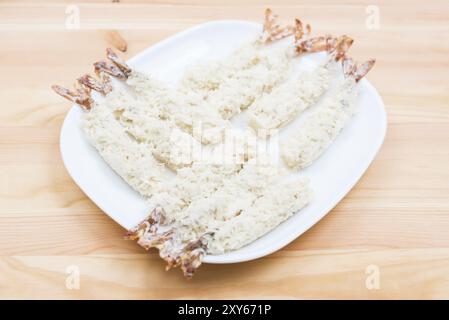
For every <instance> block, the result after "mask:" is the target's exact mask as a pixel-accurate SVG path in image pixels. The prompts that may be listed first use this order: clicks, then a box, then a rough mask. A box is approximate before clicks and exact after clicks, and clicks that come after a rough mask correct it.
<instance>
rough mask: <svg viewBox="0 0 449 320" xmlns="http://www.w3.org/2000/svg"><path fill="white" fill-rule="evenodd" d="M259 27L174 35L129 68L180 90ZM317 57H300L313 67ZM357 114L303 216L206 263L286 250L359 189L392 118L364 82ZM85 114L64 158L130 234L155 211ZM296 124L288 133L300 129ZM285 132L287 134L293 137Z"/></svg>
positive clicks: (212, 26)
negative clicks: (113, 163)
mask: <svg viewBox="0 0 449 320" xmlns="http://www.w3.org/2000/svg"><path fill="white" fill-rule="evenodd" d="M260 30H261V25H259V24H256V23H250V22H244V21H216V22H209V23H205V24H202V25H199V26H196V27H194V28H191V29H188V30H186V31H183V32H181V33H178V34H177V35H175V36H172V37H170V38H168V39H166V40H164V41H162V42H160V43H158V44H156V45H154V46H152V47H150V48H148V49H146V50H144V51H143V52H142V53H140V54H139V55H137V56H136V57H134V58H132V59H131V60H130V61H129V65H130V66H132V67H133V68H136V69H138V70H140V71H143V72H148V73H151V75H152V76H154V77H155V78H157V79H159V80H162V81H165V82H168V83H170V84H176V82H177V81H178V80H179V78H180V76H181V75H182V74H183V72H184V71H185V69H186V68H187V67H188V66H190V65H192V64H194V63H198V62H203V61H205V60H211V59H218V58H221V57H223V56H225V55H226V54H228V53H230V52H231V51H232V50H234V49H236V48H238V46H239V45H241V44H242V43H244V42H245V41H248V40H251V39H254V38H255V37H256V36H257V35H258V34H259V32H260ZM319 58H320V55H319V54H316V55H310V56H305V57H303V58H302V59H301V65H302V67H304V68H308V66H313V65H315V64H316V63H317V59H319ZM357 103H358V110H359V111H358V113H357V114H356V115H355V116H354V118H353V119H352V121H351V123H350V124H349V125H348V126H347V127H346V128H345V129H344V130H343V132H342V133H341V134H340V135H339V136H338V138H337V139H336V141H335V142H334V143H333V144H332V146H331V147H330V148H329V149H328V150H327V151H326V152H325V153H324V154H323V156H321V157H320V158H319V159H318V160H317V161H316V162H315V163H314V164H313V165H312V166H310V167H309V168H307V169H306V170H304V171H302V173H301V174H303V175H306V176H308V177H309V178H310V179H311V183H312V187H313V189H314V199H313V200H312V202H311V203H310V204H309V205H308V206H307V207H306V208H304V209H303V210H301V211H300V212H299V213H297V214H296V215H294V216H293V217H291V218H290V219H289V220H287V221H285V222H284V223H282V224H281V225H279V226H278V227H277V228H275V229H274V230H272V231H271V232H270V233H268V234H266V235H265V236H263V237H262V238H260V239H258V240H257V241H255V242H253V243H251V244H250V245H248V246H246V247H244V248H242V249H239V250H237V251H234V252H230V253H227V254H223V255H219V256H211V255H208V256H206V257H205V258H204V262H206V263H234V262H241V261H247V260H252V259H256V258H259V257H262V256H265V255H267V254H270V253H272V252H274V251H276V250H278V249H280V248H282V247H283V246H285V245H287V244H288V243H290V242H291V241H293V240H294V239H296V238H297V237H298V236H299V235H301V234H302V233H304V232H305V231H306V230H307V229H309V228H310V227H311V226H313V225H314V224H315V223H317V222H318V221H319V220H320V219H321V218H323V217H324V216H325V215H326V214H327V213H328V212H329V211H330V210H331V209H332V208H333V207H334V206H335V205H336V204H337V203H338V202H339V201H340V200H341V199H342V198H343V197H344V196H345V195H346V194H347V193H348V192H349V191H350V190H351V188H352V187H353V186H354V185H355V184H356V182H357V181H358V180H359V179H360V177H361V176H362V174H363V173H364V172H365V171H366V169H367V168H368V166H369V165H370V163H371V162H372V161H373V159H374V157H375V155H376V153H377V151H378V150H379V148H380V146H381V145H382V142H383V140H384V137H385V133H386V125H387V118H386V113H385V109H384V106H383V103H382V99H381V98H380V96H379V94H378V93H377V91H376V89H375V88H374V87H373V86H372V85H370V84H369V82H368V81H367V80H366V79H363V80H362V81H360V83H359V98H358V102H357ZM82 112H83V111H82V110H81V109H80V108H79V107H78V106H76V105H74V106H73V107H72V108H71V110H70V111H69V112H68V114H67V117H66V118H65V120H64V124H63V126H62V130H61V141H60V144H61V153H62V158H63V161H64V164H65V166H66V168H67V170H68V172H69V174H70V175H71V176H72V178H73V180H75V182H76V183H77V184H78V185H79V187H80V188H81V189H82V190H83V191H84V192H85V193H86V195H87V196H88V197H89V198H90V199H91V200H92V201H94V202H95V203H96V204H97V205H98V207H100V208H101V209H102V210H103V211H104V212H105V213H106V214H107V215H109V216H110V217H111V218H112V219H114V220H115V221H116V222H117V223H119V224H120V225H122V226H123V227H124V228H126V229H129V228H131V227H133V226H134V225H136V224H137V223H138V222H140V221H141V220H142V219H144V218H145V217H146V216H147V214H148V210H149V209H150V208H148V207H147V205H146V202H145V201H144V200H143V199H142V198H141V197H140V196H139V195H138V194H137V193H136V192H135V191H133V190H132V189H131V188H130V187H129V186H128V185H127V184H126V183H125V182H124V181H123V180H122V179H121V178H120V177H119V176H118V175H117V174H115V172H114V171H112V169H110V168H109V166H108V165H107V164H106V163H105V162H104V161H103V160H102V158H101V157H100V156H99V154H98V153H97V152H96V151H95V149H94V148H93V147H92V146H90V145H89V143H88V142H87V140H86V138H85V137H84V134H83V132H82V129H81V115H82ZM295 123H296V122H294V123H292V124H290V125H289V126H288V128H290V127H292V126H295V125H296V124H295ZM288 128H287V129H286V130H284V131H285V132H283V134H288V131H289V130H288Z"/></svg>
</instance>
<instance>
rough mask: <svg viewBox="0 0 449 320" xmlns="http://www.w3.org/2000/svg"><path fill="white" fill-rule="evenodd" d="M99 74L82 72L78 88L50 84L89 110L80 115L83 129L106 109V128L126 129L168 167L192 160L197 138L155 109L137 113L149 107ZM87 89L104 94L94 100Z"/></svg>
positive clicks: (105, 76) (136, 141)
mask: <svg viewBox="0 0 449 320" xmlns="http://www.w3.org/2000/svg"><path fill="white" fill-rule="evenodd" d="M99 77H100V79H101V80H98V79H95V78H94V77H92V76H89V75H84V76H82V77H81V78H79V79H78V83H79V84H80V85H81V88H80V89H77V91H76V92H70V91H69V90H67V89H58V88H61V87H58V86H55V87H53V88H54V89H55V91H56V92H57V93H59V94H60V95H62V96H64V97H65V98H68V99H69V100H71V101H74V102H75V103H78V104H79V105H81V106H82V107H83V108H84V109H85V110H90V112H89V113H91V114H90V115H86V116H85V117H84V128H85V129H86V128H88V127H89V122H95V121H96V118H95V117H96V116H100V115H103V114H106V113H108V114H110V116H109V117H110V119H109V122H108V123H109V126H111V129H110V130H112V128H114V130H117V131H124V132H126V133H127V135H128V137H129V138H132V139H133V140H134V143H136V144H138V145H139V147H140V148H146V149H147V150H148V152H151V153H152V154H153V156H154V157H155V158H156V159H157V160H159V161H161V162H163V163H164V164H165V165H167V166H168V167H169V168H171V169H176V168H179V167H183V166H186V165H190V164H191V163H192V161H193V155H192V150H196V149H198V148H196V149H195V148H194V145H195V143H198V142H197V141H196V140H195V139H193V137H192V136H190V135H189V134H187V133H185V132H183V131H181V130H179V129H178V130H177V127H176V125H175V124H174V123H173V121H171V120H169V119H161V118H160V117H159V115H158V111H157V110H156V111H148V112H142V113H139V112H138V111H139V110H145V109H148V110H152V108H151V106H148V105H147V104H145V102H144V101H142V100H139V99H136V98H135V97H134V96H132V95H131V94H129V93H127V92H126V91H125V90H123V89H113V87H112V85H111V83H110V79H109V76H107V75H105V74H104V73H101V75H100V76H99ZM91 89H93V90H95V91H98V92H100V93H101V94H103V96H104V97H103V98H99V99H97V100H96V101H94V100H93V99H92V98H91V95H90V90H91ZM155 109H156V108H155ZM93 111H95V112H93ZM92 112H93V113H92ZM85 131H86V130H85ZM95 132H96V131H95ZM91 138H92V139H93V138H94V137H93V136H92V137H91ZM92 139H90V140H91V142H92ZM117 157H118V155H117ZM105 160H106V161H108V160H107V159H105Z"/></svg>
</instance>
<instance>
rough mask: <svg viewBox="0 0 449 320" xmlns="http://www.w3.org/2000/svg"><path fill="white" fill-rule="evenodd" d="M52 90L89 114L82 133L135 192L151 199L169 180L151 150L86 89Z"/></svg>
mask: <svg viewBox="0 0 449 320" xmlns="http://www.w3.org/2000/svg"><path fill="white" fill-rule="evenodd" d="M95 84H96V85H98V87H97V89H98V90H99V91H102V92H104V93H106V92H110V91H111V89H112V88H111V87H110V85H109V84H108V83H107V82H102V83H100V82H95ZM53 89H54V90H55V91H56V92H57V93H58V94H60V95H62V96H64V97H67V98H68V99H69V100H71V101H73V102H75V103H77V104H79V105H80V106H81V107H82V108H83V109H85V110H87V111H88V112H86V113H85V114H84V115H83V129H84V133H85V135H86V137H87V139H88V140H89V142H90V144H91V145H92V146H94V147H95V149H97V151H98V152H99V153H100V155H101V156H102V158H103V159H104V160H105V161H106V162H107V163H108V165H109V166H110V167H111V168H112V169H113V170H114V171H115V172H116V173H117V174H118V175H119V176H120V177H122V178H123V179H124V180H125V181H126V182H127V183H128V184H129V185H130V186H131V187H132V188H133V189H134V190H136V191H137V192H139V193H140V194H141V195H143V196H147V197H148V196H149V195H151V193H152V192H154V190H155V189H156V188H157V186H158V185H159V184H160V183H161V182H162V181H164V180H166V179H167V178H168V172H166V169H165V168H164V166H163V165H162V164H160V163H159V162H158V161H156V159H155V158H154V157H153V153H152V151H151V149H150V148H148V147H147V146H145V145H142V144H140V143H138V142H136V141H135V140H134V139H132V138H131V137H130V136H129V135H128V134H127V133H126V131H125V129H124V128H123V127H122V126H120V125H119V123H118V122H117V121H116V119H115V116H114V114H113V111H112V110H111V109H109V108H108V107H107V106H106V105H105V104H95V103H94V101H93V100H92V98H91V97H90V93H89V92H88V91H87V90H86V89H85V88H77V89H76V90H75V91H70V90H67V89H65V88H62V87H60V86H53Z"/></svg>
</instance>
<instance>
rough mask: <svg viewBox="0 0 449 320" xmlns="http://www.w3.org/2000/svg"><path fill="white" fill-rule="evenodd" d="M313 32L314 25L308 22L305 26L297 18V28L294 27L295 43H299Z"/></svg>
mask: <svg viewBox="0 0 449 320" xmlns="http://www.w3.org/2000/svg"><path fill="white" fill-rule="evenodd" d="M311 32H312V27H311V26H310V24H306V26H305V27H304V26H303V24H302V22H301V20H299V19H295V29H294V36H295V43H299V42H301V41H304V40H305V39H307V38H308V37H309V36H310V33H311Z"/></svg>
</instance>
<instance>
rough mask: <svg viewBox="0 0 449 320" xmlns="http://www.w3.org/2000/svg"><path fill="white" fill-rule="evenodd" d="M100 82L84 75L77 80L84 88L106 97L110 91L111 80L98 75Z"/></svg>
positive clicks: (105, 76)
mask: <svg viewBox="0 0 449 320" xmlns="http://www.w3.org/2000/svg"><path fill="white" fill-rule="evenodd" d="M99 76H100V77H101V78H100V80H97V79H95V78H94V77H92V76H90V75H88V74H86V75H84V76H82V77H80V78H78V80H77V81H78V83H79V84H80V85H81V86H82V87H85V88H89V89H92V90H95V91H98V92H100V93H101V94H102V95H106V94H108V93H109V92H111V91H112V85H111V79H110V78H109V76H107V75H105V74H99Z"/></svg>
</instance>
